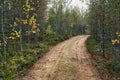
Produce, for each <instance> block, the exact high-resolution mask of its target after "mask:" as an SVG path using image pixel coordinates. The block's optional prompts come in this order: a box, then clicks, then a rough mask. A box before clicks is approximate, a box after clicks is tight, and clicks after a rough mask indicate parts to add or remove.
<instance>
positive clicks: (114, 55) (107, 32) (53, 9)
mask: <svg viewBox="0 0 120 80" xmlns="http://www.w3.org/2000/svg"><path fill="white" fill-rule="evenodd" d="M72 1H73V0H0V12H1V13H0V80H14V79H15V80H16V78H18V77H19V76H21V74H24V73H25V72H26V71H27V70H28V69H29V68H31V67H32V66H33V65H34V63H35V62H36V61H38V60H39V59H41V58H42V57H43V56H44V55H45V54H46V53H47V52H49V51H50V50H51V48H52V47H53V46H55V45H57V44H58V43H60V42H63V41H65V40H68V39H70V38H72V37H74V36H79V35H83V36H85V35H89V37H88V39H87V40H86V42H85V44H86V47H87V50H88V52H89V53H90V55H91V57H92V59H93V60H94V65H95V67H96V69H97V70H98V72H99V75H100V77H101V79H100V80H120V0H79V1H81V2H83V3H84V2H86V5H88V6H89V8H88V9H87V10H86V11H83V10H80V9H79V7H78V6H74V7H69V6H70V4H71V2H72ZM79 5H81V4H79ZM71 43H72V42H71ZM58 45H59V44H58ZM27 80H28V79H27ZM35 80H37V79H35ZM38 80H39V79H38ZM40 80H41V79H40ZM50 80H53V79H50ZM54 80H58V79H54ZM60 80H63V79H60ZM65 80H66V79H65ZM67 80H71V79H67ZM73 80H87V79H73ZM91 80H92V79H91ZM96 80H98V79H96Z"/></svg>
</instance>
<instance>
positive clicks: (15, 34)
mask: <svg viewBox="0 0 120 80" xmlns="http://www.w3.org/2000/svg"><path fill="white" fill-rule="evenodd" d="M19 37H20V31H13V32H12V33H11V36H10V37H9V38H10V39H12V40H15V39H16V38H19Z"/></svg>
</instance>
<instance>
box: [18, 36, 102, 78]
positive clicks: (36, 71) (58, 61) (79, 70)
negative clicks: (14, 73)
mask: <svg viewBox="0 0 120 80" xmlns="http://www.w3.org/2000/svg"><path fill="white" fill-rule="evenodd" d="M87 37H88V36H85V35H84V36H76V37H73V38H71V39H69V40H66V41H64V42H62V43H60V44H58V45H56V46H55V47H53V48H52V49H51V50H50V51H49V52H48V53H46V54H45V55H44V57H43V58H41V59H40V60H38V61H37V62H36V63H35V64H34V65H33V67H32V68H31V69H29V70H28V71H27V72H26V73H25V75H23V76H21V77H20V78H19V79H18V80H101V79H100V77H99V75H98V72H97V70H96V68H95V66H94V64H93V59H92V58H91V56H90V54H89V53H88V52H87V49H86V46H85V40H86V39H87Z"/></svg>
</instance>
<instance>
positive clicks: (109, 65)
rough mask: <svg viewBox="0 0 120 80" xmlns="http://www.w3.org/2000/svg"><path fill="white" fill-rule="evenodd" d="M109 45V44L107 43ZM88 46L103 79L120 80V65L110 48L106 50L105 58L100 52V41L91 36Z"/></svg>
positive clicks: (87, 42)
mask: <svg viewBox="0 0 120 80" xmlns="http://www.w3.org/2000/svg"><path fill="white" fill-rule="evenodd" d="M106 45H109V44H106ZM86 46H87V49H88V51H89V53H91V56H92V57H93V59H94V61H95V63H94V64H95V66H96V67H97V69H98V71H99V73H100V76H101V78H102V80H120V67H119V66H118V64H117V63H116V61H115V60H114V59H113V57H112V56H113V55H112V53H111V51H109V49H106V51H105V58H104V57H103V56H102V55H101V54H100V47H99V42H98V41H96V40H95V39H93V38H92V37H89V38H88V39H87V41H86Z"/></svg>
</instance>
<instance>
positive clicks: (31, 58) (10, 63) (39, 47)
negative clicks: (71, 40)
mask: <svg viewBox="0 0 120 80" xmlns="http://www.w3.org/2000/svg"><path fill="white" fill-rule="evenodd" d="M67 38H68V37H66V36H62V35H59V34H44V38H43V40H42V41H41V42H40V43H38V44H35V45H34V44H24V45H23V46H24V51H23V52H20V51H19V50H17V51H14V50H13V49H14V48H12V47H11V49H12V51H11V49H9V50H10V51H7V52H9V53H7V54H10V56H8V58H7V61H5V62H4V64H3V63H0V79H4V78H5V79H7V80H12V79H14V78H15V77H16V76H19V75H20V74H21V73H23V72H24V71H26V70H27V69H28V68H29V67H31V66H32V64H33V63H34V62H35V61H36V60H38V59H39V58H41V57H42V56H43V55H44V53H45V52H47V51H48V50H49V48H50V47H51V46H52V45H55V44H57V43H59V42H61V41H63V40H65V39H67ZM14 44H16V43H14ZM11 54H14V55H11Z"/></svg>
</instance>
